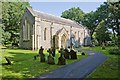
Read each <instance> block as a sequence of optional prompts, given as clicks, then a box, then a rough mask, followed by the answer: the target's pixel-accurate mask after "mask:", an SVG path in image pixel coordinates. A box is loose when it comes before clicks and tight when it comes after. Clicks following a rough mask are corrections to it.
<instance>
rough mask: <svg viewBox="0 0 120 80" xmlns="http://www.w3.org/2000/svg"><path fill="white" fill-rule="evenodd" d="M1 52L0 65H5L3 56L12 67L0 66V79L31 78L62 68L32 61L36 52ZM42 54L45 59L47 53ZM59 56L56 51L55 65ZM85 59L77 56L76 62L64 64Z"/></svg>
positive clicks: (7, 50) (14, 50)
mask: <svg viewBox="0 0 120 80" xmlns="http://www.w3.org/2000/svg"><path fill="white" fill-rule="evenodd" d="M1 51H2V52H1V53H0V56H2V63H0V65H2V64H3V63H6V60H5V58H4V56H7V57H8V58H9V59H10V60H11V61H12V65H2V78H12V79H13V78H14V79H15V78H17V79H24V78H32V77H35V76H38V75H40V74H43V73H46V72H50V71H52V70H55V69H57V68H60V67H62V66H63V65H62V66H60V65H49V64H47V62H45V63H41V62H40V59H39V58H37V60H34V58H33V56H34V55H36V54H38V51H31V50H22V49H5V50H3V49H1ZM44 53H45V56H46V59H47V56H48V53H47V51H46V50H44ZM59 56H60V54H59V53H58V51H57V53H56V57H55V63H56V64H57V62H58V57H59ZM85 57H87V55H85V56H81V55H79V54H78V59H77V60H69V59H67V61H66V62H67V64H70V63H72V62H75V61H78V60H81V59H83V58H85Z"/></svg>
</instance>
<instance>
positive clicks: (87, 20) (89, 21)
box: [82, 12, 97, 36]
mask: <svg viewBox="0 0 120 80" xmlns="http://www.w3.org/2000/svg"><path fill="white" fill-rule="evenodd" d="M96 18H97V17H96V14H95V13H94V12H90V13H87V14H85V15H84V18H83V20H82V24H83V25H85V26H86V27H87V28H88V29H89V30H90V35H91V36H92V35H93V32H94V31H95V28H96V26H97V24H96V22H97V19H96Z"/></svg>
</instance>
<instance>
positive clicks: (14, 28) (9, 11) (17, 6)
mask: <svg viewBox="0 0 120 80" xmlns="http://www.w3.org/2000/svg"><path fill="white" fill-rule="evenodd" d="M26 7H30V5H29V3H28V2H3V3H2V25H3V26H2V29H3V30H4V33H3V34H2V35H3V41H2V43H3V44H5V45H6V44H12V45H14V44H16V45H18V43H19V32H20V22H21V19H22V15H23V13H24V11H25V9H26Z"/></svg>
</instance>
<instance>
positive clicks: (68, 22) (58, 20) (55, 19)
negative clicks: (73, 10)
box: [27, 8, 83, 28]
mask: <svg viewBox="0 0 120 80" xmlns="http://www.w3.org/2000/svg"><path fill="white" fill-rule="evenodd" d="M27 9H28V10H29V11H30V12H31V13H32V15H33V16H36V17H40V18H42V19H45V20H49V21H51V22H56V23H61V24H65V25H68V26H72V27H78V28H80V27H83V26H82V25H81V24H79V23H77V22H75V21H72V20H70V19H65V18H62V17H58V16H55V15H52V14H48V13H44V12H41V11H36V10H33V9H31V8H27Z"/></svg>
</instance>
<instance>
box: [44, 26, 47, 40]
mask: <svg viewBox="0 0 120 80" xmlns="http://www.w3.org/2000/svg"><path fill="white" fill-rule="evenodd" d="M46 30H47V29H46V28H45V29H44V40H46Z"/></svg>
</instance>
